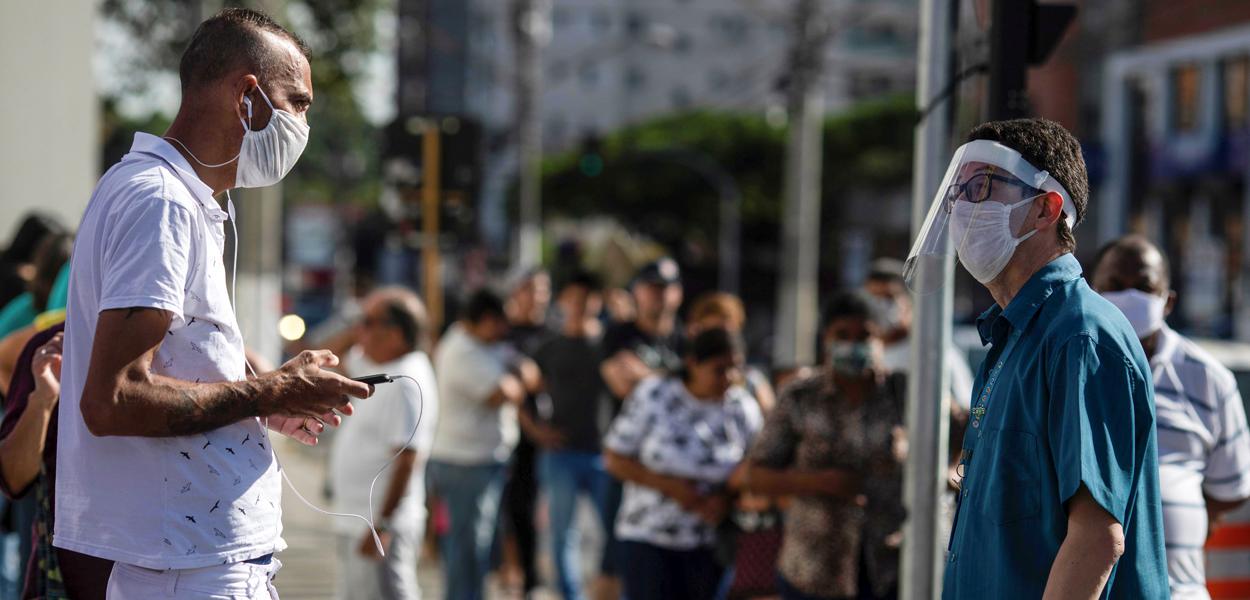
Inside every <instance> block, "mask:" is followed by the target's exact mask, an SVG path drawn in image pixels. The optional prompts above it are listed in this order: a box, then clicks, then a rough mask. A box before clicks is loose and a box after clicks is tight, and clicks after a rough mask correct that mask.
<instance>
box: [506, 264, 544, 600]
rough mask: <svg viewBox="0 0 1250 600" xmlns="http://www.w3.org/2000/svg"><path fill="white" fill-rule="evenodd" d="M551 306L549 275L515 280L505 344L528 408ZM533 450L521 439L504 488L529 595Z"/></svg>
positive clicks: (533, 547)
mask: <svg viewBox="0 0 1250 600" xmlns="http://www.w3.org/2000/svg"><path fill="white" fill-rule="evenodd" d="M550 305H551V278H550V276H549V275H548V274H547V272H546V271H543V270H541V269H531V270H527V271H524V272H522V273H520V274H519V275H517V276H515V277H513V278H512V280H511V282H510V286H509V294H508V300H507V303H506V304H505V306H504V308H505V310H506V311H507V313H508V326H509V329H508V339H507V343H508V344H509V345H510V346H511V347H512V350H513V351H515V352H516V355H515V356H514V357H513V360H511V361H510V362H511V365H512V367H511V369H512V371H513V372H514V374H515V375H517V376H518V377H519V378H520V379H521V382H522V383H523V384H525V387H526V390H527V392H528V393H527V397H526V401H525V404H526V405H532V404H533V402H534V395H533V393H532V392H533V390H534V389H536V388H537V385H538V381H537V379H538V372H537V369H535V368H534V367H533V363H531V362H530V361H529V360H528V358H529V357H531V356H532V355H533V353H534V349H535V348H536V347H538V344H539V343H541V342H542V341H543V340H544V339H546V338H547V337H548V336H549V335H550V333H551V332H550V330H549V329H548V328H547V308H548V307H550ZM535 452H536V450H535V448H534V443H533V441H532V440H531V439H530V437H529V436H528V435H523V436H521V439H520V440H519V441H518V442H517V447H516V450H514V451H513V453H512V464H511V465H510V466H509V470H508V483H507V486H506V487H505V488H504V496H503V510H504V519H505V521H506V530H507V532H508V533H509V534H510V537H511V538H512V541H513V542H515V544H516V558H517V562H518V563H519V565H518V566H519V567H520V569H521V573H522V575H523V577H524V582H523V586H524V590H525V594H526V596H528V595H529V593H530V592H532V591H533V590H534V588H536V587H538V567H537V545H538V544H537V540H538V534H537V532H536V531H535V528H534V506H535V503H536V499H537V496H538V482H537V480H536V478H535V471H534V468H535V464H534V457H535Z"/></svg>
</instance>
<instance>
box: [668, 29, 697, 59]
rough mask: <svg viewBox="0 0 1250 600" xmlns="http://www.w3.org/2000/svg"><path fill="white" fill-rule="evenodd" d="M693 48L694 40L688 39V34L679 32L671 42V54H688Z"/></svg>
mask: <svg viewBox="0 0 1250 600" xmlns="http://www.w3.org/2000/svg"><path fill="white" fill-rule="evenodd" d="M693 47H694V40H692V39H690V34H689V33H686V32H684V31H683V32H681V33H678V34H677V39H675V40H673V52H676V53H677V54H690V50H691V48H693Z"/></svg>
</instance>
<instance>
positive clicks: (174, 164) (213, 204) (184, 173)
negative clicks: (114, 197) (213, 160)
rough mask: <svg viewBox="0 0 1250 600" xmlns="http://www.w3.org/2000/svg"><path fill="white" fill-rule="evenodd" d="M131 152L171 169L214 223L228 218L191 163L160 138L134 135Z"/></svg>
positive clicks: (141, 134) (227, 214)
mask: <svg viewBox="0 0 1250 600" xmlns="http://www.w3.org/2000/svg"><path fill="white" fill-rule="evenodd" d="M130 151H131V152H142V153H144V154H148V155H150V156H155V157H156V158H159V159H161V160H163V161H165V163H167V164H168V165H169V166H170V167H171V168H173V170H174V173H175V174H176V175H177V176H178V179H180V180H182V183H183V184H184V185H186V186H187V189H188V190H190V191H191V196H192V197H194V198H195V201H196V202H197V203H199V205H200V207H201V208H203V209H204V211H205V212H206V213H208V215H209V217H210V218H212V219H213V220H214V221H217V222H219V223H220V222H222V221H225V220H226V219H227V218H229V216H230V215H229V213H227V212H226V211H224V210H222V209H221V205H220V204H218V203H217V200H216V199H215V198H213V188H211V187H208V184H206V183H204V182H203V181H202V180H200V176H199V175H196V174H195V169H193V168H191V163H189V162H187V159H186V158H183V156H182V153H181V152H178V150H177V149H176V148H174V147H173V145H171V144H170V143H169V142H167V141H165V140H164V139H162V138H159V137H157V136H154V135H152V134H150V133H143V132H142V131H140V132H137V133H135V142H134V144H133V145H131V146H130Z"/></svg>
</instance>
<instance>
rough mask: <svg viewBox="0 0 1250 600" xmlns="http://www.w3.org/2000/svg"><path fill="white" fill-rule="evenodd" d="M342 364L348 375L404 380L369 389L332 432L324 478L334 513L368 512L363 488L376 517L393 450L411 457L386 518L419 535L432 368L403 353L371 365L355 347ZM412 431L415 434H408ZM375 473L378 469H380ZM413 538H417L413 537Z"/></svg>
mask: <svg viewBox="0 0 1250 600" xmlns="http://www.w3.org/2000/svg"><path fill="white" fill-rule="evenodd" d="M343 366H344V367H345V368H346V371H347V372H348V373H349V374H351V376H353V377H360V376H363V375H374V374H376V373H388V374H391V375H407V376H409V377H412V378H413V379H416V380H417V381H418V382H419V383H413V382H412V381H410V380H408V379H396V380H395V381H394V382H391V383H387V384H383V385H379V386H377V387H376V388H374V392H373V395H372V396H370V397H369V401H368V402H357V403H355V404H354V406H355V410H354V411H353V412H352V416H351V418H350V419H344V420H343V424H342V425H341V426H339V428H338V429H337V430H336V431H335V432H334V438H333V446H332V448H331V449H330V469H329V477H330V482H331V485H332V486H333V489H334V512H337V513H343V514H355V515H368V514H369V508H370V506H369V485H370V484H371V483H373V482H374V481H375V480H376V481H377V483H376V484H374V488H373V515H374V518H380V515H381V510H382V504H384V503H385V501H386V495H387V488H388V487H389V486H390V483H391V477H392V473H393V472H394V469H395V465H394V464H388V463H391V461H392V460H393V459H394V458H395V453H396V451H397V450H398V449H399V448H401V447H402V448H408V449H410V450H414V451H416V453H417V462H416V464H415V465H413V471H412V476H411V478H410V479H409V480H408V487H407V489H405V490H404V495H403V496H402V497H401V498H400V501H399V505H398V506H396V507H395V512H393V513H392V514H391V519H390V521H391V527H392V528H393V529H399V528H402V529H401V530H402V531H403V532H404V533H406V534H408V535H414V532H418V531H421V527H422V526H423V525H424V523H425V516H426V514H425V463H426V461H427V460H429V458H430V449H431V448H432V447H433V446H434V426H435V424H436V423H438V383H437V382H436V381H435V379H434V367H433V366H432V365H431V364H430V359H429V358H428V357H427V356H426V355H425V353H424V352H421V351H419V350H418V351H413V352H409V353H408V354H405V355H403V356H401V357H399V358H397V359H395V360H393V361H391V362H389V363H385V364H377V363H374V362H373V361H371V360H369V358H368V357H366V356H365V355H364V353H363V352H361V351H360V350H359V349H356V350H353V351H352V352H351V353H350V354H348V355H347V356H346V357H344V361H343ZM414 431H415V432H416V433H415V434H414V433H413V432H414ZM383 468H385V470H384V471H382V473H381V475H378V472H379V470H382V469H383ZM331 525H332V526H333V527H334V530H335V531H336V532H338V533H340V534H343V535H348V536H360V535H364V533H365V532H366V531H368V529H366V527H365V524H364V523H362V522H361V521H360V520H359V519H345V518H338V519H335V520H334V521H333V522H332V523H331ZM418 537H419V536H418Z"/></svg>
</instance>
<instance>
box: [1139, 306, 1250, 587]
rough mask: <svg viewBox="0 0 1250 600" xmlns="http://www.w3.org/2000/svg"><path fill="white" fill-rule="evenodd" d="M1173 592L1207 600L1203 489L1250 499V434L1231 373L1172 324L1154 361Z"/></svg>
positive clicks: (1161, 479) (1165, 527)
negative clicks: (1173, 329)
mask: <svg viewBox="0 0 1250 600" xmlns="http://www.w3.org/2000/svg"><path fill="white" fill-rule="evenodd" d="M1150 368H1151V371H1152V372H1153V374H1154V385H1155V414H1156V422H1157V425H1156V427H1157V428H1158V433H1159V486H1160V489H1161V490H1162V498H1163V533H1164V540H1165V542H1166V547H1167V557H1168V580H1169V583H1170V585H1171V588H1172V597H1173V598H1177V599H1204V600H1205V599H1207V598H1210V596H1209V595H1208V594H1207V589H1206V572H1205V571H1206V570H1205V565H1204V560H1205V556H1204V553H1203V545H1204V544H1205V542H1206V538H1207V509H1206V502H1205V500H1204V494H1205V495H1206V496H1210V497H1212V498H1215V499H1218V500H1227V501H1232V500H1239V499H1242V498H1245V497H1247V496H1250V435H1248V434H1247V424H1246V412H1245V407H1244V406H1243V405H1242V402H1241V395H1240V394H1239V393H1238V391H1237V382H1236V380H1235V379H1234V378H1233V374H1232V372H1231V371H1229V370H1228V369H1227V368H1225V367H1224V366H1223V365H1221V364H1220V363H1219V362H1217V361H1216V360H1215V359H1214V358H1212V357H1211V355H1209V354H1207V353H1206V352H1205V351H1203V350H1202V349H1201V348H1199V347H1198V345H1197V344H1195V343H1193V342H1191V341H1190V340H1188V339H1186V338H1184V337H1182V336H1181V335H1180V334H1178V333H1176V332H1175V331H1172V330H1171V329H1169V328H1167V327H1166V326H1165V327H1164V328H1163V331H1162V334H1161V335H1160V338H1159V347H1158V349H1157V350H1156V351H1155V354H1154V356H1152V357H1151V358H1150Z"/></svg>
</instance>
